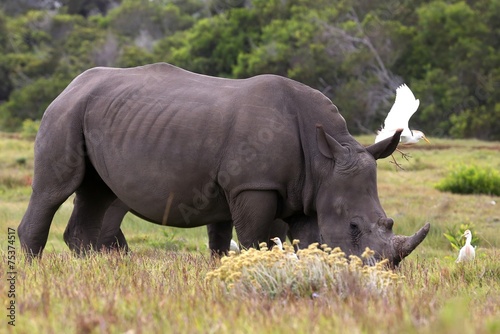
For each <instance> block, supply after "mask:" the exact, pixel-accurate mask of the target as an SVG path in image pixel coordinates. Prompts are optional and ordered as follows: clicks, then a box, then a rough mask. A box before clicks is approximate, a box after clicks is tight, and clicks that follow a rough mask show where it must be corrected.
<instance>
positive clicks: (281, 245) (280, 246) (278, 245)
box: [271, 237, 283, 250]
mask: <svg viewBox="0 0 500 334" xmlns="http://www.w3.org/2000/svg"><path fill="white" fill-rule="evenodd" d="M271 241H273V242H274V243H275V244H276V247H278V248H279V250H283V243H282V242H281V239H280V238H279V237H274V238H272V239H271Z"/></svg>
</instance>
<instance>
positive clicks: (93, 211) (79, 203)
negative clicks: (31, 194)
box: [64, 164, 121, 254]
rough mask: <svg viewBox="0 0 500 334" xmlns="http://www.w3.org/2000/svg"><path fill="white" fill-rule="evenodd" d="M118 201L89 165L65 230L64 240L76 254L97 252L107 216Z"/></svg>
mask: <svg viewBox="0 0 500 334" xmlns="http://www.w3.org/2000/svg"><path fill="white" fill-rule="evenodd" d="M115 199H116V196H115V194H114V193H113V192H112V191H111V190H110V189H109V188H108V186H107V185H106V184H105V183H104V181H102V179H101V178H100V177H99V175H98V174H97V172H96V171H95V169H94V168H93V167H92V166H91V165H90V164H88V165H87V167H86V170H85V177H84V179H83V181H82V183H81V185H80V186H79V187H78V189H77V190H76V197H75V202H74V208H73V213H72V214H71V217H70V219H69V223H68V226H67V227H66V230H65V231H64V241H65V242H66V244H67V245H68V246H69V248H70V249H71V250H73V251H75V252H76V253H77V254H81V253H82V252H83V253H85V252H86V251H89V250H97V242H98V239H99V234H100V232H101V226H102V221H103V218H104V214H105V213H106V210H107V209H108V208H109V206H110V205H111V203H112V202H113V201H114V200H115ZM120 222H121V221H120Z"/></svg>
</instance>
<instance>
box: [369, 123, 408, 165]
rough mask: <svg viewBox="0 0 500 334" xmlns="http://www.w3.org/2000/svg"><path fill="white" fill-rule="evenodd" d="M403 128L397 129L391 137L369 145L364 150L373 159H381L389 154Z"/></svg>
mask: <svg viewBox="0 0 500 334" xmlns="http://www.w3.org/2000/svg"><path fill="white" fill-rule="evenodd" d="M401 132H403V129H398V130H396V132H395V133H394V135H393V136H392V137H389V138H386V139H384V140H381V141H379V142H378V143H375V144H373V145H370V146H368V147H367V148H366V150H367V151H368V152H369V153H370V154H371V155H373V157H374V158H375V159H383V158H386V157H388V156H389V155H391V154H392V153H393V152H394V150H395V149H396V147H398V144H399V138H400V137H401Z"/></svg>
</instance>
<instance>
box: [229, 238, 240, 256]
mask: <svg viewBox="0 0 500 334" xmlns="http://www.w3.org/2000/svg"><path fill="white" fill-rule="evenodd" d="M229 250H230V251H233V252H235V253H239V252H240V247H239V246H238V243H237V242H236V241H234V240H233V239H231V243H230V244H229Z"/></svg>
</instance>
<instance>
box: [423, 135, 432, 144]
mask: <svg viewBox="0 0 500 334" xmlns="http://www.w3.org/2000/svg"><path fill="white" fill-rule="evenodd" d="M423 139H424V140H425V141H426V142H427V143H429V144H430V143H431V142H430V140H429V139H427V137H425V136H423Z"/></svg>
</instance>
